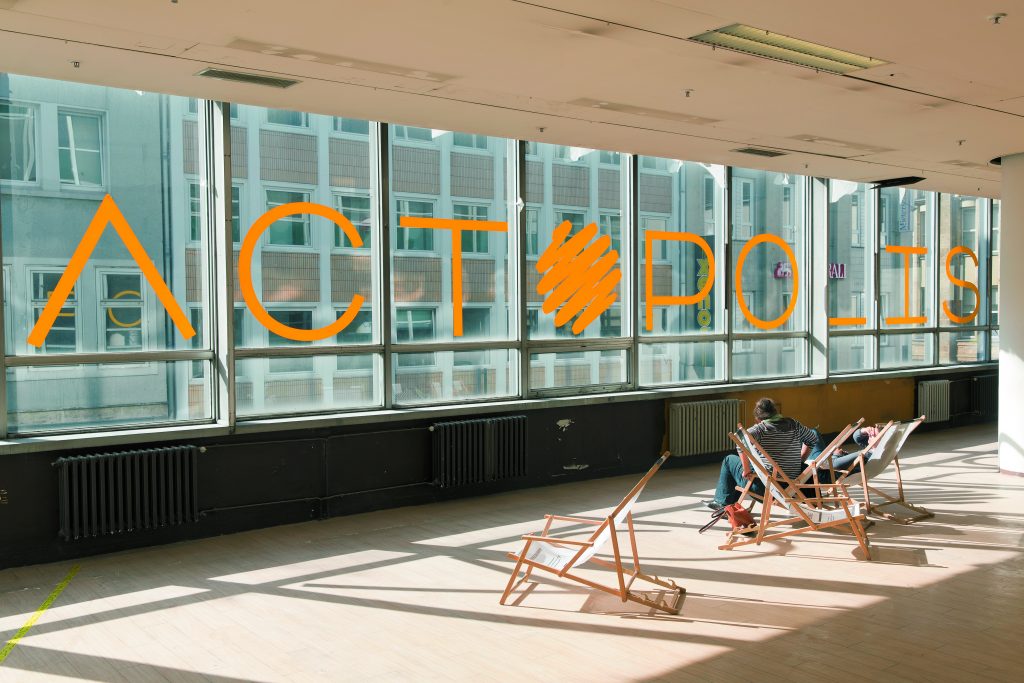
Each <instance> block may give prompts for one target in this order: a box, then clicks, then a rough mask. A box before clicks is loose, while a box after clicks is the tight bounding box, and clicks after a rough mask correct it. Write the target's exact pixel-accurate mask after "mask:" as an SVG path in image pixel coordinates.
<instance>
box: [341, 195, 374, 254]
mask: <svg viewBox="0 0 1024 683" xmlns="http://www.w3.org/2000/svg"><path fill="white" fill-rule="evenodd" d="M334 208H336V209H337V210H338V212H339V213H341V214H342V215H343V216H345V218H347V219H349V221H350V222H351V223H352V225H353V226H354V227H355V229H356V232H358V233H359V237H360V238H361V239H362V240H363V248H369V246H370V233H371V226H370V198H369V197H357V196H355V195H350V194H340V195H335V197H334ZM334 246H336V247H346V248H352V242H351V240H349V238H348V235H347V234H345V231H344V230H342V229H341V228H335V230H334Z"/></svg>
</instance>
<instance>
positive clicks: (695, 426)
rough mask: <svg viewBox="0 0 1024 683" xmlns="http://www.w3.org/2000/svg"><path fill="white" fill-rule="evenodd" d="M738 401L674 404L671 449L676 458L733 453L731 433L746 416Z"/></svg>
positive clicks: (669, 416)
mask: <svg viewBox="0 0 1024 683" xmlns="http://www.w3.org/2000/svg"><path fill="white" fill-rule="evenodd" d="M743 405H744V402H743V401H740V400H738V399H732V398H728V399H720V400H717V401H691V402H689V403H671V404H669V412H668V448H669V450H670V451H671V452H672V455H706V454H710V453H722V452H725V451H731V450H732V449H733V448H734V446H733V443H732V441H731V440H730V439H729V432H734V431H736V423H737V422H739V421H740V417H741V416H742V415H743Z"/></svg>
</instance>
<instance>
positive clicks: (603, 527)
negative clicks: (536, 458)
mask: <svg viewBox="0 0 1024 683" xmlns="http://www.w3.org/2000/svg"><path fill="white" fill-rule="evenodd" d="M668 457H669V453H668V452H666V453H664V454H663V455H662V456H661V457H660V458H659V459H658V461H657V462H656V463H654V466H653V467H651V469H650V470H649V471H648V472H647V474H645V475H644V477H643V478H642V479H641V480H640V481H639V483H637V485H636V486H634V487H633V488H632V490H630V492H629V493H627V494H626V497H625V498H623V500H622V502H621V503H619V504H618V505H617V506H616V507H615V509H614V510H612V511H611V512H609V513H608V516H607V517H604V518H603V519H592V518H586V517H566V516H561V515H545V516H544V519H545V520H546V521H545V523H544V530H543V531H541V532H540V533H539V534H536V535H526V536H523V540H524V541H526V544H525V545H524V546H523V549H522V550H521V551H520V552H519V553H518V554H516V553H509V558H510V559H513V560H515V561H516V566H515V568H514V569H513V570H512V576H511V577H510V578H509V580H508V585H507V586H505V592H504V593H502V595H501V604H502V605H504V604H505V600H507V599H508V596H509V595H510V594H511V593H512V591H513V590H515V588H516V587H517V586H518V585H519V584H520V583H523V582H524V581H526V580H527V579H529V578H530V573H531V572H532V571H533V570H534V569H539V570H541V571H545V572H549V573H552V574H555V575H556V576H559V577H562V578H565V579H569V580H570V581H576V582H578V583H581V584H583V585H585V586H589V587H590V588H596V589H597V590H600V591H604V592H605V593H611V594H612V595H615V596H618V597H619V598H620V599H621V600H622V602H626V601H632V602H637V603H640V604H642V605H646V606H647V607H652V608H654V609H656V610H660V611H662V612H667V613H669V614H678V613H679V608H680V607H681V606H682V602H683V593H684V592H685V589H683V588H680V587H679V586H677V585H676V584H675V582H674V581H672V580H671V579H669V580H665V579H660V578H658V577H657V576H649V575H647V574H644V573H643V572H641V571H640V556H639V553H638V551H637V547H636V535H635V534H634V532H633V512H632V510H633V505H634V503H636V501H637V499H638V498H639V497H640V494H641V493H643V490H644V487H645V486H647V482H649V481H650V480H651V477H653V476H654V474H655V473H656V472H657V471H658V468H660V467H661V466H662V464H664V462H665V461H666V460H667V459H668ZM556 520H557V521H565V522H573V523H576V524H586V525H590V526H592V527H593V528H594V530H593V532H592V533H591V534H590V536H589V538H587V539H586V540H569V539H564V538H559V537H554V536H549V535H548V533H549V532H550V531H551V524H552V523H553V522H555V521H556ZM622 531H628V532H629V548H628V560H629V561H628V562H627V560H626V559H624V558H623V554H622V550H623V549H622V548H621V547H620V545H619V533H620V532H622ZM609 544H610V545H611V548H610V551H611V555H612V560H611V561H610V562H609V561H607V560H602V559H600V558H598V557H596V554H597V553H598V552H599V551H601V550H602V549H603V548H604V547H605V546H606V545H609ZM587 562H592V563H594V564H596V565H598V566H601V567H605V568H607V569H612V570H614V572H615V576H616V579H617V583H616V585H615V586H606V585H604V584H601V583H597V582H596V581H592V580H590V579H587V578H584V577H582V576H580V575H579V574H577V573H576V570H577V569H578V568H580V567H582V566H583V565H584V564H586V563H587ZM524 565H525V567H526V572H525V574H524V575H523V578H522V579H521V580H520V581H519V582H517V581H516V579H517V578H518V576H519V570H520V569H521V568H522V567H523V566H524ZM636 579H643V580H644V581H647V582H648V583H651V584H653V585H656V586H661V587H662V588H667V589H669V590H670V591H672V592H673V594H674V599H671V600H670V599H669V597H670V595H672V594H669V595H666V596H665V599H664V600H651V599H650V598H648V597H646V596H645V595H644V594H642V593H639V592H637V591H634V590H632V585H633V581H635V580H636Z"/></svg>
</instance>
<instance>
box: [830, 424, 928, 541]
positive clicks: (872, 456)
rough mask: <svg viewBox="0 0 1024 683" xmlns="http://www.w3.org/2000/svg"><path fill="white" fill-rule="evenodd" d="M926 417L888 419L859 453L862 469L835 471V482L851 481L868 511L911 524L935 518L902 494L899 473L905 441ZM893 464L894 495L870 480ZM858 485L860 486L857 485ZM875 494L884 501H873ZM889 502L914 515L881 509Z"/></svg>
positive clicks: (845, 482) (901, 480) (847, 482)
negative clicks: (861, 494)
mask: <svg viewBox="0 0 1024 683" xmlns="http://www.w3.org/2000/svg"><path fill="white" fill-rule="evenodd" d="M924 419H925V416H924V415H922V416H921V417H919V418H917V419H916V420H911V421H909V422H891V421H890V422H889V423H888V424H886V425H885V427H883V428H882V429H881V430H879V432H878V434H877V435H876V436H875V438H874V439H872V440H871V442H870V443H869V444H868V445H867V446H865V447H864V449H863V450H861V451H860V453H859V454H858V455H859V457H858V458H857V460H856V463H857V465H859V466H860V470H859V471H856V472H854V471H853V470H855V469H856V467H853V468H851V469H850V470H847V471H842V470H841V471H838V472H837V473H836V474H837V475H838V477H836V476H833V480H834V481H838V482H841V483H844V484H850V485H853V486H854V487H858V488H860V490H861V491H862V492H863V496H864V500H863V503H864V511H865V513H866V514H877V515H881V516H882V517H885V518H886V519H890V520H892V521H894V522H899V523H900V524H912V523H914V522H919V521H921V520H922V519H928V518H929V517H934V516H935V514H934V513H932V512H930V511H929V510H927V509H925V508H923V507H918V506H917V505H913V504H911V503H910V502H909V501H907V499H906V496H905V495H904V493H903V475H902V474H901V473H900V449H902V448H903V444H905V443H906V442H907V437H909V436H910V434H911V433H912V432H913V431H914V430H915V429H917V426H918V425H919V424H921V423H922V422H924ZM890 463H892V464H893V465H895V467H896V491H897V495H896V496H895V497H893V496H891V495H889V494H888V493H886V492H885V491H882V490H880V489H877V488H875V487H874V486H871V485H870V484H869V483H868V482H869V481H871V480H872V479H874V478H875V477H877V476H878V475H879V474H881V473H882V472H884V471H885V470H886V469H887V468H888V467H889V464H890ZM858 485H859V486H858ZM872 493H874V494H875V496H876V499H877V497H879V496H880V497H882V498H884V499H885V502H883V503H873V502H872V501H871V494H872ZM887 505H900V506H903V507H905V508H907V509H908V510H910V511H911V512H914V513H915V514H914V515H912V516H910V517H899V516H897V515H894V514H892V513H888V512H882V511H881V509H880V508H883V507H885V506H887Z"/></svg>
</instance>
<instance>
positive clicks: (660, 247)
mask: <svg viewBox="0 0 1024 683" xmlns="http://www.w3.org/2000/svg"><path fill="white" fill-rule="evenodd" d="M616 218H617V216H616ZM640 227H641V229H642V231H641V235H645V234H646V233H647V231H648V230H654V231H657V232H664V231H666V230H668V219H667V218H664V217H662V216H641V217H640ZM644 239H646V237H644ZM671 246H672V242H670V241H668V240H658V241H656V242H655V243H654V259H655V260H660V261H666V260H668V258H669V256H668V255H669V248H670V247H671ZM640 248H641V250H642V253H643V256H642V258H647V247H646V246H645V245H644V244H643V242H641V246H640Z"/></svg>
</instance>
